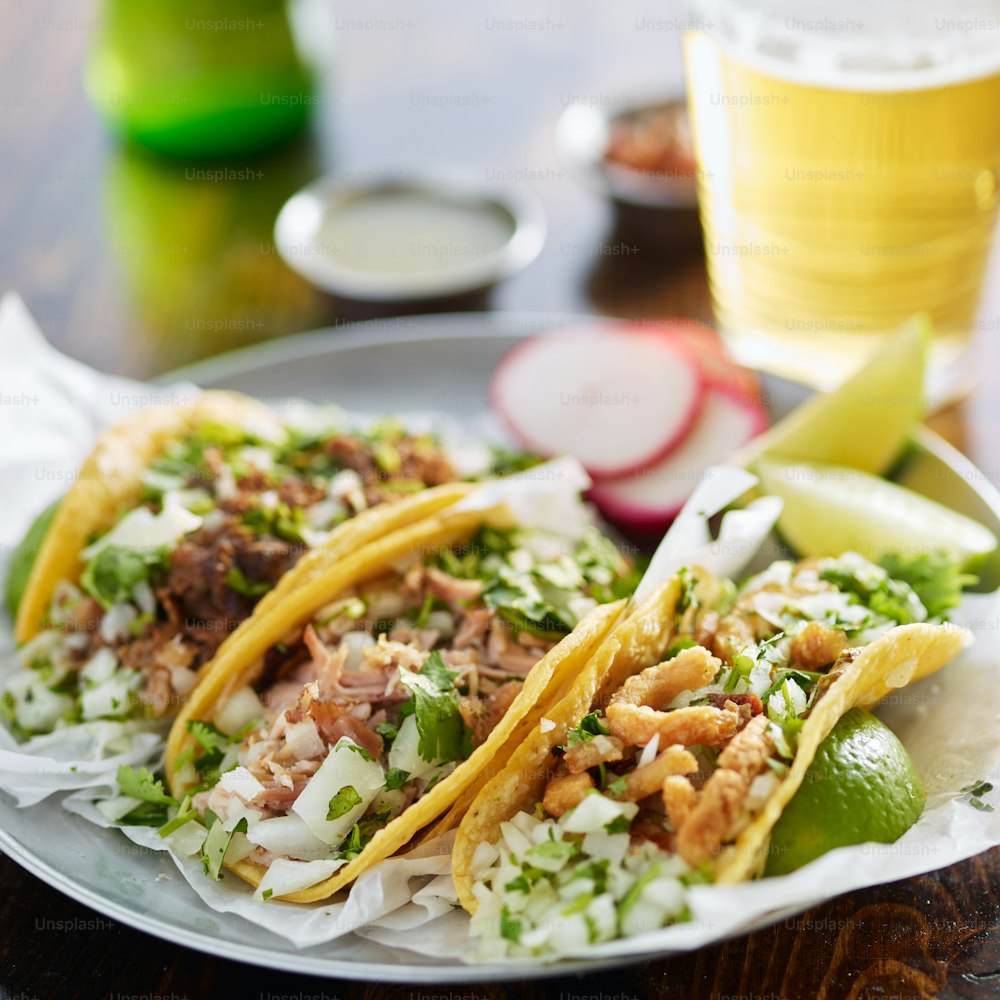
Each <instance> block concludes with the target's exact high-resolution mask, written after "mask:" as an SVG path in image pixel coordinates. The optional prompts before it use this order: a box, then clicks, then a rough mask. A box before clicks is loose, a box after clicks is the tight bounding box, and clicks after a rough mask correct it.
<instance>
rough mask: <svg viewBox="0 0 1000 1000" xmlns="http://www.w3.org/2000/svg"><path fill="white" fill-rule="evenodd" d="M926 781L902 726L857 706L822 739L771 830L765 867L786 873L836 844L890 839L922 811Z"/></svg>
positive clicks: (769, 871) (770, 871)
mask: <svg viewBox="0 0 1000 1000" xmlns="http://www.w3.org/2000/svg"><path fill="white" fill-rule="evenodd" d="M924 797H925V796H924V786H923V784H922V782H921V781H920V775H919V774H917V769H916V768H915V767H914V766H913V761H912V760H911V758H910V755H909V754H908V753H907V752H906V748H905V747H904V746H903V744H902V743H900V741H899V738H898V737H897V736H896V734H895V733H894V732H893V731H892V730H891V729H889V728H888V727H887V726H886V725H885V724H884V723H882V722H880V721H879V720H878V719H877V718H876V717H875V716H874V715H872V714H871V713H870V712H865V711H863V710H862V709H860V708H852V709H851V710H850V711H849V712H848V713H847V714H846V715H844V716H843V717H842V718H841V719H840V721H839V722H838V723H837V724H836V725H835V726H834V727H833V729H832V730H831V731H830V734H829V736H827V738H826V739H825V740H823V742H822V743H821V744H820V745H819V749H818V750H817V751H816V756H815V758H814V759H813V762H812V764H811V765H810V767H809V770H808V771H806V774H805V778H804V780H803V782H802V785H801V786H800V787H799V790H798V791H797V792H796V793H795V795H794V796H793V797H792V799H791V801H790V802H789V803H788V805H787V806H785V809H784V811H783V812H782V814H781V818H780V819H779V820H778V822H777V823H776V824H775V827H774V830H773V831H772V832H771V844H770V850H769V851H768V859H767V865H766V866H765V869H764V874H765V875H784V874H786V873H787V872H791V871H795V869H796V868H801V867H802V866H803V865H804V864H807V863H808V862H810V861H812V860H813V859H815V858H818V857H819V856H820V855H822V854H826V852H827V851H832V850H833V849H834V848H835V847H845V846H847V845H849V844H864V843H871V842H875V843H879V844H891V843H892V842H893V841H895V840H898V839H899V838H900V837H901V836H902V835H903V834H904V833H906V831H907V830H909V828H910V827H911V826H913V824H914V823H915V822H916V821H917V820H918V819H919V818H920V814H921V813H922V812H923V809H924Z"/></svg>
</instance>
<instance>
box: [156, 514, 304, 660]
mask: <svg viewBox="0 0 1000 1000" xmlns="http://www.w3.org/2000/svg"><path fill="white" fill-rule="evenodd" d="M297 555H298V550H297V547H296V546H295V545H294V544H292V543H290V542H285V541H282V540H281V539H277V538H269V537H262V536H257V535H252V534H250V533H249V532H247V531H245V530H243V529H242V528H240V527H238V526H236V525H234V524H231V523H230V524H227V525H225V526H224V527H223V528H222V529H221V530H220V531H219V532H217V533H214V534H213V533H211V532H207V531H205V530H204V529H202V530H201V531H198V532H195V533H194V534H193V535H191V536H190V537H188V538H186V539H184V540H183V541H182V542H181V543H180V545H178V546H177V548H176V549H175V550H174V552H173V555H172V556H171V559H170V569H169V571H168V573H167V575H166V577H165V579H164V580H163V582H162V583H161V585H160V586H159V587H158V588H157V597H158V598H159V599H160V601H161V602H162V603H163V604H164V605H165V606H167V607H170V608H172V609H173V610H174V613H175V614H176V615H178V616H179V618H180V622H179V624H180V625H181V626H182V627H183V628H184V630H185V631H186V632H188V633H189V634H190V635H191V637H192V638H193V639H194V640H195V641H196V642H197V643H198V645H199V646H200V647H201V648H202V658H203V659H207V658H209V657H210V656H212V655H213V654H214V652H215V650H216V649H218V647H219V646H220V645H221V644H222V641H223V640H224V639H225V638H226V636H228V635H229V634H230V632H232V631H233V630H234V629H235V628H236V627H237V626H238V625H239V624H240V622H242V621H243V620H244V619H245V618H246V617H247V616H248V615H249V614H250V612H251V611H252V610H253V605H254V603H255V600H254V599H253V598H251V597H247V596H245V595H243V594H239V593H237V592H236V591H235V590H233V589H232V588H231V587H230V586H229V584H228V582H227V579H228V576H229V574H230V572H231V571H232V570H234V569H235V570H238V571H239V572H240V573H242V574H243V576H244V577H245V578H246V579H247V580H249V581H250V582H251V583H254V584H256V583H267V584H269V585H270V586H274V585H275V584H276V583H277V582H278V580H279V579H280V578H281V576H282V574H283V573H284V572H285V571H286V570H287V569H289V568H290V567H291V566H292V565H293V564H294V562H295V559H296V558H297Z"/></svg>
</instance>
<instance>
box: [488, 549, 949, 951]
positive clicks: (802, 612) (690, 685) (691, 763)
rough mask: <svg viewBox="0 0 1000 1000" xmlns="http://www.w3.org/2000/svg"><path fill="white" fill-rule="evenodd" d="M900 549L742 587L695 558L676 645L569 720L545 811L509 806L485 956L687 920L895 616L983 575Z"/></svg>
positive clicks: (815, 563)
mask: <svg viewBox="0 0 1000 1000" xmlns="http://www.w3.org/2000/svg"><path fill="white" fill-rule="evenodd" d="M886 565H887V566H890V568H892V569H893V571H894V573H896V574H897V576H890V574H889V573H888V572H887V571H886V569H885V568H883V567H882V566H878V565H874V564H872V563H870V562H868V561H866V560H864V559H863V558H861V557H860V556H858V555H856V554H853V553H848V554H846V555H844V556H842V557H840V558H837V559H820V560H815V559H814V560H807V561H803V562H798V563H792V562H787V561H782V562H777V563H774V564H773V565H772V566H771V567H770V568H769V569H768V570H766V571H765V572H764V573H761V574H759V575H757V576H754V577H752V578H751V579H749V580H748V581H746V582H745V583H744V584H743V585H742V586H741V587H740V588H739V589H736V588H735V587H734V586H733V585H732V584H731V583H729V581H725V580H717V579H713V578H712V577H711V576H709V575H708V574H706V573H704V572H703V571H700V570H693V569H689V570H683V571H682V572H681V575H680V584H681V588H680V599H679V601H678V604H677V606H676V616H675V619H674V620H673V621H671V622H666V623H665V625H664V627H665V629H666V630H667V631H668V636H672V637H673V638H672V641H671V644H670V646H669V648H668V649H667V650H666V655H665V657H664V658H663V659H662V660H661V661H658V662H649V663H647V664H646V665H645V666H644V667H642V666H641V665H640V669H638V670H637V671H635V672H633V673H632V675H631V676H629V677H628V678H627V679H626V680H625V681H624V683H623V684H622V685H621V686H620V687H619V688H618V689H617V690H615V691H612V692H604V693H603V694H599V695H598V697H597V699H596V700H595V701H594V702H593V703H592V704H591V705H590V706H589V711H588V712H587V714H586V715H585V716H583V717H582V718H580V717H579V716H576V718H575V720H573V721H574V724H570V722H567V723H566V726H567V728H566V730H565V732H566V736H565V739H564V741H563V742H561V743H560V744H559V745H556V746H554V747H553V748H552V750H551V751H550V752H549V755H548V763H547V765H546V767H547V771H546V772H545V773H546V774H547V778H546V780H545V782H544V786H543V787H544V791H543V792H542V794H541V797H540V801H539V802H538V803H537V805H536V807H535V810H534V812H533V813H531V814H529V813H528V812H525V811H519V812H516V814H514V815H513V816H510V818H509V820H507V821H505V822H499V823H496V819H497V817H492V821H493V824H494V825H495V826H498V827H499V834H500V839H499V841H498V842H479V843H478V846H477V847H476V848H475V854H474V856H472V859H471V868H472V873H471V874H472V877H473V878H474V881H473V882H472V883H471V886H470V888H471V893H472V896H473V897H474V901H475V903H476V904H477V907H476V912H475V913H474V915H473V917H472V928H473V931H474V933H476V934H477V935H479V936H480V939H481V956H480V957H483V958H487V959H488V958H496V957H501V956H528V955H532V956H538V955H555V954H558V953H562V952H566V951H572V950H574V949H576V950H579V949H585V948H586V947H587V946H588V945H589V944H592V943H594V942H597V941H607V940H610V939H613V938H616V937H621V936H627V935H633V934H639V933H642V932H644V931H649V930H654V929H657V928H660V927H664V926H666V925H668V924H670V923H674V922H678V921H682V920H684V919H686V918H687V916H688V910H687V903H686V889H687V887H688V886H690V885H692V884H695V883H704V882H711V881H713V880H714V879H715V877H716V874H717V872H718V871H719V866H720V863H721V861H722V859H724V858H725V857H726V855H727V853H728V854H729V855H730V856H731V855H732V853H733V851H734V848H733V847H732V845H733V844H734V842H735V841H736V840H737V838H738V837H739V835H740V834H741V832H743V831H744V830H746V829H747V828H748V827H749V826H750V824H751V823H752V822H753V821H754V819H755V818H756V817H758V815H759V814H760V813H761V811H762V809H763V808H764V806H765V803H767V802H768V800H769V798H770V797H771V796H772V794H773V793H774V791H775V789H776V788H777V786H778V784H779V782H780V781H781V779H782V777H783V776H784V775H785V774H787V773H788V771H789V768H790V767H791V763H792V761H793V760H794V758H795V755H796V750H797V746H798V741H799V737H800V734H801V733H802V730H803V727H804V726H805V724H806V722H807V720H808V719H809V718H810V715H811V714H812V713H813V712H814V710H815V709H816V706H817V705H819V704H822V701H823V699H824V697H825V696H826V695H827V693H828V692H829V691H830V689H831V687H832V685H833V684H834V683H835V682H836V680H837V678H838V677H840V676H842V675H843V674H844V673H845V672H847V671H848V670H849V668H850V665H851V664H852V663H853V662H854V661H855V660H856V658H857V657H859V655H860V654H861V652H862V650H863V649H864V647H865V646H867V645H868V644H870V643H872V642H873V641H875V640H876V639H878V637H879V636H881V635H883V634H884V633H886V632H887V631H888V630H889V629H891V628H893V627H894V626H896V625H899V624H909V623H912V622H921V621H927V620H930V619H933V620H940V617H939V616H941V615H943V613H944V612H945V611H946V610H947V609H948V608H949V607H952V606H954V605H955V604H957V598H958V593H959V591H960V589H961V585H962V583H964V582H967V580H968V578H965V577H962V576H961V575H959V574H957V573H956V572H955V571H954V570H953V568H951V567H945V566H938V568H937V571H936V572H935V573H932V574H930V580H928V579H927V577H928V573H927V572H926V571H927V569H928V565H929V564H928V562H927V557H920V558H919V559H918V560H912V561H907V560H903V559H899V558H895V557H893V558H890V559H888V560H886ZM907 578H909V579H911V580H913V581H914V586H911V585H910V583H908V582H906V579H907ZM924 585H926V586H924ZM922 596H923V599H922ZM925 602H926V603H925ZM626 627H627V626H626ZM661 648H662V647H661ZM549 725H550V728H554V727H555V723H554V722H550V724H549ZM478 832H480V833H481V831H478ZM491 839H492V838H491ZM469 850H470V852H471V850H472V845H471V844H470V847H469Z"/></svg>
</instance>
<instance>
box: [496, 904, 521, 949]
mask: <svg viewBox="0 0 1000 1000" xmlns="http://www.w3.org/2000/svg"><path fill="white" fill-rule="evenodd" d="M522 929H523V924H522V923H521V921H520V920H515V919H514V918H513V917H512V916H511V915H510V910H508V909H507V907H506V906H505V907H504V908H503V909H502V910H501V911H500V937H502V938H506V939H507V940H508V941H514V942H515V943H516V942H518V941H520V940H521V931H522Z"/></svg>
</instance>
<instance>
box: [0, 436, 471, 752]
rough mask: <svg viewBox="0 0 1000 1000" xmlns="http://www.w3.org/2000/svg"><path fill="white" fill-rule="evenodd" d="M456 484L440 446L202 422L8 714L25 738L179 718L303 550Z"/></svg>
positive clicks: (48, 633)
mask: <svg viewBox="0 0 1000 1000" xmlns="http://www.w3.org/2000/svg"><path fill="white" fill-rule="evenodd" d="M457 478H459V476H458V474H457V472H456V470H455V468H454V467H453V466H452V463H451V461H450V460H449V458H448V456H447V455H446V453H445V452H444V450H443V449H442V447H441V446H440V445H439V444H438V442H437V441H436V440H435V439H434V438H432V437H430V436H426V435H425V436H413V435H410V434H408V433H407V432H405V431H404V430H403V428H402V427H401V426H400V425H399V424H397V423H395V422H393V421H388V420H384V421H381V422H380V423H376V424H375V425H374V426H373V427H372V428H371V430H370V431H367V432H365V433H360V432H344V431H340V430H337V431H327V432H324V433H315V434H314V433H307V432H303V431H299V430H292V429H288V430H284V431H278V432H277V433H276V436H275V438H274V439H268V438H265V437H262V436H259V435H257V434H255V433H251V432H248V431H247V430H245V429H243V428H240V427H236V426H227V425H222V424H205V425H203V426H201V427H200V428H199V429H198V430H197V431H195V432H193V433H191V434H190V435H188V436H187V437H185V438H183V439H181V440H177V441H175V442H173V443H172V444H171V445H170V446H169V447H168V448H167V449H166V451H165V453H164V454H163V455H162V456H161V457H160V458H159V459H157V460H156V461H154V462H153V463H152V464H151V465H149V467H148V468H147V469H146V470H145V472H144V473H143V476H142V483H143V496H142V502H141V504H140V505H139V506H137V507H135V508H134V509H131V510H129V511H128V512H126V513H124V514H123V516H121V517H120V519H119V520H118V522H117V523H116V524H115V525H114V527H113V528H112V529H111V530H110V531H107V532H106V533H104V534H103V535H101V536H100V537H97V538H93V539H91V540H90V543H89V545H88V547H87V548H85V549H84V551H83V553H82V561H83V563H84V569H83V573H82V575H81V578H80V581H79V584H78V585H77V584H73V583H70V582H68V581H65V580H64V581H62V582H61V583H59V584H58V585H57V587H56V588H55V592H54V596H53V599H52V602H51V605H50V607H49V610H48V621H47V623H46V627H45V628H44V630H43V631H41V632H39V633H38V634H37V635H36V636H34V638H32V639H31V640H29V641H28V642H27V643H25V644H24V645H23V646H22V647H21V648H20V649H19V651H18V657H19V659H20V661H21V663H22V664H23V665H24V666H26V667H29V668H30V670H28V671H24V672H22V673H21V674H19V675H17V676H15V677H14V678H13V679H12V680H11V681H10V682H9V683H8V685H7V688H6V690H5V691H4V693H3V695H2V697H0V707H2V712H3V716H4V717H5V718H6V720H7V721H8V724H9V725H10V726H11V728H12V729H13V730H14V731H15V733H16V734H17V735H19V736H28V735H31V734H35V733H42V732H48V731H51V730H52V729H54V728H56V727H57V726H60V725H64V724H72V723H76V722H81V721H90V720H94V719H128V718H144V717H150V716H152V717H157V716H162V715H166V714H170V713H171V712H172V711H173V710H175V709H176V705H177V703H178V702H179V701H180V700H182V699H183V698H184V696H185V695H186V694H187V693H188V691H189V690H190V689H191V688H192V686H193V685H194V683H195V679H196V674H197V671H198V670H199V668H200V667H201V666H202V664H204V663H206V662H207V661H208V660H210V659H211V658H212V656H213V655H214V654H215V652H216V650H217V649H218V647H219V645H220V644H221V643H222V642H223V641H224V640H225V639H226V638H227V636H229V635H230V634H231V633H232V632H233V630H234V629H235V628H236V627H237V626H238V625H239V624H240V623H241V622H242V621H243V620H244V619H246V618H247V617H248V616H249V615H250V613H251V612H252V611H253V608H254V606H255V605H256V604H257V602H258V601H259V600H260V598H261V597H262V596H263V595H264V594H266V593H267V592H268V591H270V590H271V589H272V588H273V587H274V586H275V584H276V583H277V582H278V581H279V580H280V579H281V577H282V575H283V574H284V573H285V572H287V571H288V570H289V569H290V568H291V567H292V566H293V565H294V564H295V563H296V561H297V560H298V559H299V558H300V557H301V556H302V554H303V553H304V552H305V551H306V550H307V549H309V548H311V547H315V546H318V545H321V544H322V543H323V542H324V541H325V540H326V539H327V538H328V537H329V535H330V532H331V531H332V530H333V529H334V528H336V527H337V525H339V524H340V523H342V522H344V521H346V520H347V519H349V518H351V517H353V516H354V515H355V514H358V513H360V512H361V511H364V510H366V509H367V508H369V507H373V506H375V505H378V504H382V503H385V502H389V501H392V500H394V499H396V498H398V497H401V496H404V495H406V494H409V493H413V492H415V491H418V490H422V489H423V488H424V487H428V486H435V485H439V484H443V483H446V482H451V481H454V480H455V479H457Z"/></svg>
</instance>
